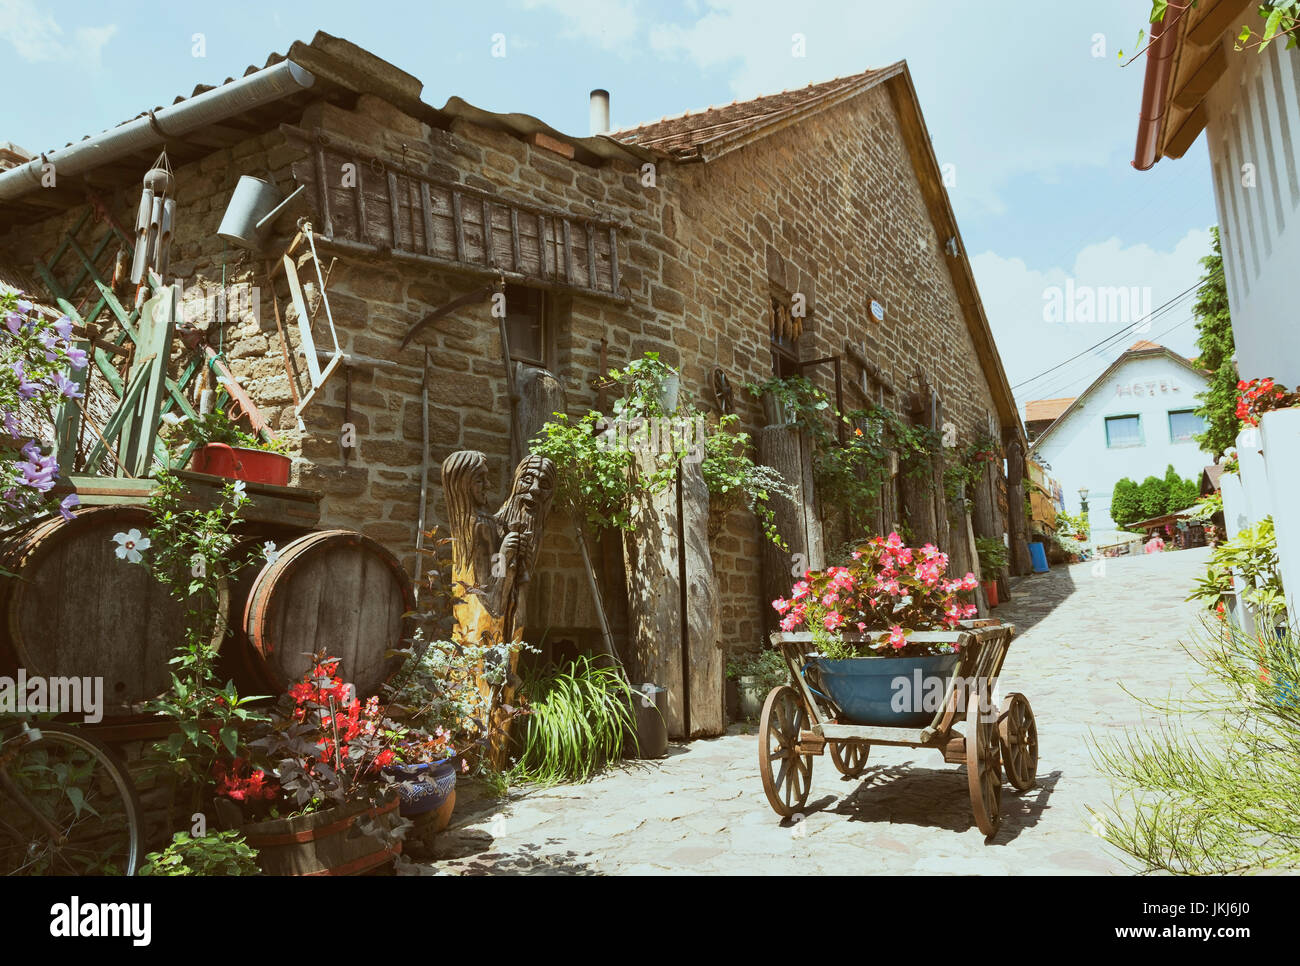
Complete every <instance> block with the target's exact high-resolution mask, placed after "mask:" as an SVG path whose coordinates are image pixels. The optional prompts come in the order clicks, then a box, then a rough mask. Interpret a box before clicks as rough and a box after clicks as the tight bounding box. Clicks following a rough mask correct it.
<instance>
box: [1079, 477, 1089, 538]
mask: <svg viewBox="0 0 1300 966" xmlns="http://www.w3.org/2000/svg"><path fill="white" fill-rule="evenodd" d="M1079 514H1080V516H1082V517H1083V538H1084V539H1085V540H1087V539H1088V538H1089V537H1090V536H1092V525H1091V524H1090V523H1089V522H1088V488H1087V487H1086V486H1081V487H1079Z"/></svg>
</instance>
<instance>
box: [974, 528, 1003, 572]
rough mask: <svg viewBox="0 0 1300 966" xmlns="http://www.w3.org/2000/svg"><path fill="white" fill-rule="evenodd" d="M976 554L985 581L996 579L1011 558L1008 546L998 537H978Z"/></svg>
mask: <svg viewBox="0 0 1300 966" xmlns="http://www.w3.org/2000/svg"><path fill="white" fill-rule="evenodd" d="M975 553H976V555H977V556H978V557H979V560H980V574H981V575H982V576H983V578H984V579H985V580H994V579H996V577H997V575H998V571H1000V570H1002V569H1003V568H1004V567H1006V565H1007V560H1008V557H1009V554H1008V553H1007V547H1006V544H1004V543H1003V542H1002V541H1001V540H999V539H997V538H996V537H976V538H975Z"/></svg>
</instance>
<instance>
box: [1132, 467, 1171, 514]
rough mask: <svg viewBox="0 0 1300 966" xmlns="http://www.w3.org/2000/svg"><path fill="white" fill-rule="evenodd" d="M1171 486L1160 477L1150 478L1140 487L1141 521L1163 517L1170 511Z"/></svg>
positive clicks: (1139, 506) (1139, 505)
mask: <svg viewBox="0 0 1300 966" xmlns="http://www.w3.org/2000/svg"><path fill="white" fill-rule="evenodd" d="M1168 505H1169V486H1168V485H1167V484H1166V483H1165V481H1164V480H1162V479H1161V478H1160V477H1158V476H1148V477H1147V478H1146V479H1145V480H1143V481H1142V484H1141V485H1140V486H1139V487H1138V508H1139V509H1140V510H1141V511H1142V516H1141V517H1139V519H1141V520H1149V519H1150V518H1151V517H1158V516H1162V515H1163V514H1165V513H1168V512H1169V511H1168V510H1167V509H1165V508H1166V507H1167V506H1168Z"/></svg>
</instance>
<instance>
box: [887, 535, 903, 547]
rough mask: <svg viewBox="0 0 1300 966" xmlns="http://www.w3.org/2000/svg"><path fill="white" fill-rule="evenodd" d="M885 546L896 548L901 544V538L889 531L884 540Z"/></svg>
mask: <svg viewBox="0 0 1300 966" xmlns="http://www.w3.org/2000/svg"><path fill="white" fill-rule="evenodd" d="M885 546H886V547H889V548H890V549H891V550H897V549H899V548H901V547H902V546H903V538H902V537H900V536H899V535H898V534H897V533H891V534H890V535H889V536H888V537H887V538H886V540H885Z"/></svg>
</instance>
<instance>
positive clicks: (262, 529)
mask: <svg viewBox="0 0 1300 966" xmlns="http://www.w3.org/2000/svg"><path fill="white" fill-rule="evenodd" d="M235 532H236V535H237V536H238V538H239V540H238V542H237V543H236V544H235V545H234V546H233V547H232V548H231V550H230V556H231V559H232V560H234V561H238V565H237V566H236V567H235V569H234V570H233V571H232V572H231V574H230V614H231V621H230V625H231V626H230V636H229V637H227V638H226V643H225V645H224V646H223V647H222V648H221V654H220V655H219V657H218V660H217V665H216V673H217V679H218V681H219V682H221V683H225V682H226V681H233V682H234V683H235V689H236V690H237V691H238V692H239V694H240V695H241V696H242V697H254V696H263V697H276V696H278V695H279V694H280V693H281V690H282V689H281V688H280V686H279V684H278V683H277V679H276V678H275V676H274V675H272V674H271V673H270V671H269V670H268V669H267V666H266V662H265V661H263V660H262V655H261V654H259V653H257V650H256V649H255V648H254V647H253V645H252V642H251V641H249V639H248V633H247V632H246V631H245V629H244V622H243V620H242V618H243V614H244V610H245V609H246V607H247V606H248V598H249V597H250V596H251V595H252V593H253V587H254V585H255V584H256V582H257V577H258V575H259V574H260V573H261V572H262V571H263V570H264V569H265V568H266V544H267V543H268V542H269V543H273V544H275V545H276V549H277V550H278V549H279V548H280V547H283V546H284V545H285V544H287V543H289V542H290V541H291V540H294V539H296V538H298V537H300V536H302V535H303V534H305V533H309V532H311V531H309V530H307V529H305V528H303V527H295V526H282V525H279V524H269V523H247V522H244V523H240V524H239V525H238V526H237V527H236V528H235Z"/></svg>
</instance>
